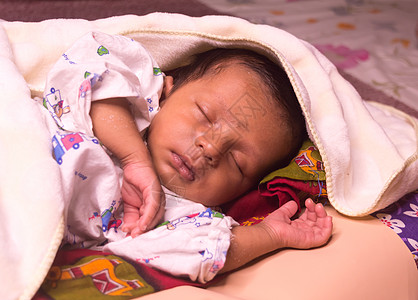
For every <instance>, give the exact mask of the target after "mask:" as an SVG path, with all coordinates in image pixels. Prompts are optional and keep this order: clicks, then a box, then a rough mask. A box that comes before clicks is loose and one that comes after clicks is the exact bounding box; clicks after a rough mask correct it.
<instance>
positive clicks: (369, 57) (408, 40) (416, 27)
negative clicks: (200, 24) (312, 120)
mask: <svg viewBox="0 0 418 300" xmlns="http://www.w3.org/2000/svg"><path fill="white" fill-rule="evenodd" d="M200 2H203V3H204V4H206V5H208V6H210V7H212V8H214V9H216V10H218V11H220V12H223V13H225V14H230V15H234V16H237V17H241V18H244V19H247V20H249V21H250V22H253V23H260V24H269V25H271V26H275V27H278V28H281V29H283V30H286V31H288V32H290V33H292V34H294V35H295V36H297V37H298V38H301V39H304V40H306V41H308V42H309V43H311V44H313V45H314V46H316V47H317V48H318V49H319V50H320V51H322V52H323V53H324V54H325V55H326V56H327V57H328V59H330V60H331V61H332V62H333V63H334V64H335V65H336V66H337V67H338V68H339V69H340V70H344V72H346V73H348V74H350V75H352V76H355V77H356V78H358V79H360V80H362V81H363V82H364V83H366V84H369V85H371V86H373V87H375V88H376V89H378V90H380V91H382V92H384V93H385V94H387V95H388V96H391V97H393V98H395V99H398V100H399V101H401V102H402V103H404V104H405V105H407V106H408V107H409V108H410V109H411V110H415V111H418V101H417V99H418V85H417V76H418V17H417V16H418V2H417V1H416V0H200ZM415 115H416V114H415Z"/></svg>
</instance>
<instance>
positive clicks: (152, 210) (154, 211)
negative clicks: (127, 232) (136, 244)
mask: <svg viewBox="0 0 418 300" xmlns="http://www.w3.org/2000/svg"><path fill="white" fill-rule="evenodd" d="M164 209H165V196H164V194H163V193H161V194H159V199H158V200H151V201H146V202H145V204H144V205H143V206H142V208H141V217H140V218H139V222H138V226H137V228H138V230H139V232H140V233H144V232H145V231H147V230H149V229H151V228H153V227H154V226H155V225H157V223H158V222H159V221H160V220H161V218H162V217H163V214H164Z"/></svg>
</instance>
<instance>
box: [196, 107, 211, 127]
mask: <svg viewBox="0 0 418 300" xmlns="http://www.w3.org/2000/svg"><path fill="white" fill-rule="evenodd" d="M196 105H197V108H198V109H199V110H200V112H201V113H202V115H203V116H204V117H205V118H206V120H208V122H210V123H212V121H211V120H210V119H209V117H208V115H207V114H206V113H205V111H204V110H203V109H202V108H201V107H200V105H199V104H196Z"/></svg>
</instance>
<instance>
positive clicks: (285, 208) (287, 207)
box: [279, 201, 298, 219]
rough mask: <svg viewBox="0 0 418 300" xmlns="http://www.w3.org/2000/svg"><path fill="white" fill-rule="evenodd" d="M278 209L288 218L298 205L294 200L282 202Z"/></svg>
mask: <svg viewBox="0 0 418 300" xmlns="http://www.w3.org/2000/svg"><path fill="white" fill-rule="evenodd" d="M279 209H280V210H281V211H282V212H283V213H284V214H285V215H286V216H287V217H288V218H289V219H290V218H291V217H293V215H294V214H295V213H296V212H297V210H298V205H297V203H296V202H295V201H289V202H286V203H285V204H283V205H282V206H281V207H280V208H279Z"/></svg>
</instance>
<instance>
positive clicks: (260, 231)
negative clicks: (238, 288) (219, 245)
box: [221, 199, 332, 272]
mask: <svg viewBox="0 0 418 300" xmlns="http://www.w3.org/2000/svg"><path fill="white" fill-rule="evenodd" d="M305 205H306V211H305V212H304V213H303V214H302V215H301V216H300V217H299V218H298V219H296V220H294V221H292V220H291V219H290V218H291V217H292V216H293V215H294V214H295V213H296V211H297V208H298V207H297V204H296V202H294V201H291V202H287V203H286V204H285V205H283V206H282V207H280V208H279V209H277V210H275V211H274V212H272V213H271V214H270V215H269V216H268V217H266V218H265V219H264V220H263V222H261V223H258V224H256V225H253V226H237V227H234V228H233V229H232V234H233V236H232V238H231V245H230V247H229V250H228V254H227V257H226V262H225V266H224V267H223V268H222V270H221V272H227V271H231V270H234V269H236V268H239V267H241V266H243V265H244V264H246V263H248V262H250V261H251V260H253V259H255V258H257V257H259V256H261V255H263V254H266V253H269V252H271V251H274V250H277V249H281V248H288V247H290V248H299V249H309V248H314V247H318V246H321V245H323V244H325V243H326V242H327V241H328V239H329V238H330V236H331V232H332V218H331V217H330V216H328V215H327V213H326V211H325V209H324V207H323V206H322V205H321V204H315V203H314V202H313V201H312V200H311V199H308V200H306V202H305Z"/></svg>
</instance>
